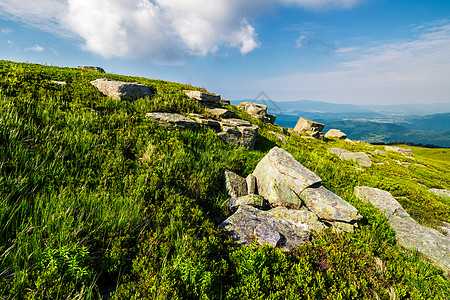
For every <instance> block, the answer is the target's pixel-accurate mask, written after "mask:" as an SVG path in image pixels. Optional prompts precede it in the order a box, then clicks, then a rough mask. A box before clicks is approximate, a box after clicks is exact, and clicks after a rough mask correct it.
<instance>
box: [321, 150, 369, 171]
mask: <svg viewBox="0 0 450 300" xmlns="http://www.w3.org/2000/svg"><path fill="white" fill-rule="evenodd" d="M328 151H329V152H331V153H333V154H336V155H337V156H339V158H340V159H342V160H353V161H356V162H357V163H358V165H360V166H361V167H366V168H368V167H370V166H372V160H371V159H370V158H369V156H367V154H366V153H365V152H351V151H348V150H346V149H341V148H329V149H328Z"/></svg>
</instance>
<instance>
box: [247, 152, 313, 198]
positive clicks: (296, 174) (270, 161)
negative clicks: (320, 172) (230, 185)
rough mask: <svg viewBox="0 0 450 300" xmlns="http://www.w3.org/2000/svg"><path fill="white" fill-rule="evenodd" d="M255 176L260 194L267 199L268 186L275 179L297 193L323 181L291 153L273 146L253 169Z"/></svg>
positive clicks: (268, 194)
mask: <svg viewBox="0 0 450 300" xmlns="http://www.w3.org/2000/svg"><path fill="white" fill-rule="evenodd" d="M253 176H255V177H256V184H257V187H258V193H259V195H261V196H263V197H264V198H266V199H268V198H269V196H270V193H269V189H268V187H269V185H270V184H271V182H272V181H275V180H276V181H278V182H280V183H283V184H284V185H285V186H287V187H289V188H290V189H291V190H292V191H293V192H294V193H296V194H297V195H299V194H300V193H301V192H302V191H303V190H304V189H305V188H307V187H309V186H311V185H313V184H315V183H318V182H321V181H322V180H321V179H320V178H319V176H317V175H316V174H314V173H313V172H311V171H310V170H308V169H307V168H305V167H304V166H303V165H302V164H300V163H299V162H298V161H296V160H295V158H294V157H293V156H292V155H291V154H289V153H288V152H286V151H285V150H283V149H281V148H278V147H274V148H272V149H271V150H270V151H269V152H268V153H267V155H266V156H264V158H263V159H262V160H261V161H260V162H259V163H258V165H257V166H256V168H255V170H254V171H253Z"/></svg>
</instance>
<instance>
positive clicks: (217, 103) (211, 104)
mask: <svg viewBox="0 0 450 300" xmlns="http://www.w3.org/2000/svg"><path fill="white" fill-rule="evenodd" d="M184 93H185V94H186V95H187V96H188V97H189V99H191V100H193V101H195V102H197V103H199V104H200V105H203V106H205V107H208V108H221V107H222V103H221V97H220V95H214V94H209V93H205V92H201V91H193V90H184Z"/></svg>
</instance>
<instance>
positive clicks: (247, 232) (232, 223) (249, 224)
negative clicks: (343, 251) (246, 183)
mask: <svg viewBox="0 0 450 300" xmlns="http://www.w3.org/2000/svg"><path fill="white" fill-rule="evenodd" d="M220 226H221V228H223V229H224V230H225V231H226V232H227V233H228V234H229V235H231V237H232V238H233V240H234V241H235V242H236V243H238V244H240V245H245V244H252V243H253V240H255V239H256V241H257V243H258V244H261V245H263V244H269V245H270V246H272V247H279V248H281V249H282V250H284V251H289V250H292V249H294V248H296V247H298V246H300V245H304V244H305V243H307V242H309V241H310V239H311V235H310V233H309V232H308V231H307V230H308V225H306V224H305V226H302V224H301V223H295V222H293V221H286V220H282V219H279V218H277V217H275V216H274V215H273V214H269V213H267V212H265V211H262V210H259V209H257V208H254V207H252V206H248V205H241V206H240V207H239V208H238V210H237V211H236V212H235V213H234V214H233V215H231V216H230V217H229V218H228V219H226V220H225V221H223V222H222V224H221V225H220Z"/></svg>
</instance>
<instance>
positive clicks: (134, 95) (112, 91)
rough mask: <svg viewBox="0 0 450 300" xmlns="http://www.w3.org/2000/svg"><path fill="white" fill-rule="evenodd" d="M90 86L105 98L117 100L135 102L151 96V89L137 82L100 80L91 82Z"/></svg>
mask: <svg viewBox="0 0 450 300" xmlns="http://www.w3.org/2000/svg"><path fill="white" fill-rule="evenodd" d="M91 84H92V85H93V86H95V87H96V88H97V89H98V90H99V91H100V92H101V93H102V94H104V95H105V96H108V97H111V98H114V99H117V100H136V99H139V98H142V97H146V96H149V97H151V96H153V93H152V91H151V89H150V88H149V87H148V86H147V85H145V84H139V83H137V82H124V81H117V80H112V79H108V78H100V79H96V80H93V81H91Z"/></svg>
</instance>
